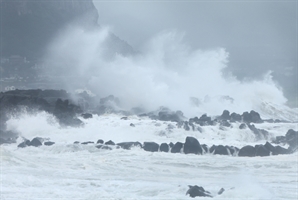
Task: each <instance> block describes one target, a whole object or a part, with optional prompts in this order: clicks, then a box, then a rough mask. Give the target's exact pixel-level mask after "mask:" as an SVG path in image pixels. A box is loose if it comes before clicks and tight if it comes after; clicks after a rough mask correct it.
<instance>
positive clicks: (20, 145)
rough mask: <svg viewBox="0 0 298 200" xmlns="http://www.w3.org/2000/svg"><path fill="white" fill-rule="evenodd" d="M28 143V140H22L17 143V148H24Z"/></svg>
mask: <svg viewBox="0 0 298 200" xmlns="http://www.w3.org/2000/svg"><path fill="white" fill-rule="evenodd" d="M29 145H30V140H25V141H24V142H22V143H20V144H19V145H18V147H19V148H24V147H27V146H29Z"/></svg>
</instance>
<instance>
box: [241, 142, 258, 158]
mask: <svg viewBox="0 0 298 200" xmlns="http://www.w3.org/2000/svg"><path fill="white" fill-rule="evenodd" d="M238 156H241V157H243V156H244V157H254V156H256V149H255V147H253V146H250V145H247V146H244V147H242V148H241V149H240V150H239V153H238Z"/></svg>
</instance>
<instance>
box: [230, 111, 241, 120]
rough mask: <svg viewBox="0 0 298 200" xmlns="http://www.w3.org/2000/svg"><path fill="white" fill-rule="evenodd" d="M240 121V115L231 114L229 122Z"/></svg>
mask: <svg viewBox="0 0 298 200" xmlns="http://www.w3.org/2000/svg"><path fill="white" fill-rule="evenodd" d="M241 120H242V117H241V115H240V114H237V113H234V112H233V113H232V114H231V117H230V122H240V121H241Z"/></svg>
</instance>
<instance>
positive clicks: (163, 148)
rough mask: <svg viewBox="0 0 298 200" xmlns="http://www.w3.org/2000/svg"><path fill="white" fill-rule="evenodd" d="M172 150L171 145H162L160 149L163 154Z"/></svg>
mask: <svg viewBox="0 0 298 200" xmlns="http://www.w3.org/2000/svg"><path fill="white" fill-rule="evenodd" d="M169 150H170V148H169V145H168V144H167V143H161V145H160V147H159V151H161V152H169Z"/></svg>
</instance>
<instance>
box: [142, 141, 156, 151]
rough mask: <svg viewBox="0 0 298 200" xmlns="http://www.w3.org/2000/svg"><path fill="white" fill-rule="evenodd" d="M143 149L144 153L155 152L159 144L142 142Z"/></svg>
mask: <svg viewBox="0 0 298 200" xmlns="http://www.w3.org/2000/svg"><path fill="white" fill-rule="evenodd" d="M143 149H144V150H145V151H150V152H157V151H158V149H159V144H157V143H155V142H144V145H143Z"/></svg>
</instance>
